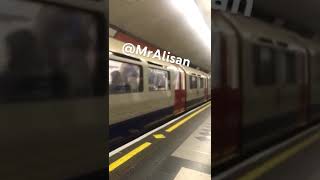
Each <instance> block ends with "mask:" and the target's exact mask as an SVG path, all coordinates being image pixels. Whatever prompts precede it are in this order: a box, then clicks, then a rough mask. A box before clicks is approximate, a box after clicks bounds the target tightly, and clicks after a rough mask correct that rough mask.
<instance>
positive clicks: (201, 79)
mask: <svg viewBox="0 0 320 180" xmlns="http://www.w3.org/2000/svg"><path fill="white" fill-rule="evenodd" d="M199 81H200V88H203V83H204V80H203V78H199Z"/></svg>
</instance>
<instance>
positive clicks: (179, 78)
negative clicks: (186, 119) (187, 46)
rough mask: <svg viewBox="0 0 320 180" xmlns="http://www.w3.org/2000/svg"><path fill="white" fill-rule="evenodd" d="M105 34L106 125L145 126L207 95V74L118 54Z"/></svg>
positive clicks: (115, 42)
mask: <svg viewBox="0 0 320 180" xmlns="http://www.w3.org/2000/svg"><path fill="white" fill-rule="evenodd" d="M123 45H124V43H123V42H121V41H119V40H117V39H114V38H111V37H109V126H110V128H111V131H112V129H113V127H119V126H121V125H125V124H127V123H133V124H142V125H143V126H148V125H150V124H153V123H155V122H156V121H161V120H163V119H167V118H169V117H172V116H174V115H178V114H180V113H183V112H185V111H187V110H189V109H191V108H193V107H195V106H197V105H199V104H201V103H203V102H205V101H207V100H209V99H210V96H211V89H210V87H211V80H210V78H211V77H210V75H209V74H207V73H204V72H202V71H199V70H197V69H193V68H190V67H186V66H181V65H176V64H171V63H168V62H165V61H159V60H155V59H152V58H147V57H143V56H137V55H135V56H127V55H125V54H123V53H122V46H123Z"/></svg>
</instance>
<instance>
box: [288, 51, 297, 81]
mask: <svg viewBox="0 0 320 180" xmlns="http://www.w3.org/2000/svg"><path fill="white" fill-rule="evenodd" d="M296 81H297V59H296V57H295V55H294V53H293V52H288V53H287V58H286V82H287V83H290V84H292V83H296Z"/></svg>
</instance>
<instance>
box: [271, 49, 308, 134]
mask: <svg viewBox="0 0 320 180" xmlns="http://www.w3.org/2000/svg"><path fill="white" fill-rule="evenodd" d="M305 62H306V61H305V59H304V55H303V54H302V53H300V52H299V53H297V52H294V51H292V50H289V51H283V50H280V51H278V63H279V64H278V65H279V67H280V68H278V74H279V75H280V76H279V83H280V84H279V85H278V95H277V102H278V107H277V108H278V110H279V111H280V112H279V113H282V114H283V115H282V116H283V117H282V122H283V123H282V124H283V126H284V127H283V128H287V127H290V128H294V127H295V125H297V124H298V125H303V124H304V123H305V122H306V121H305V113H306V104H307V101H306V99H307V96H306V93H307V90H306V88H307V87H306V84H307V83H306V76H305V67H306V66H305Z"/></svg>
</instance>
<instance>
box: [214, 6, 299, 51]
mask: <svg viewBox="0 0 320 180" xmlns="http://www.w3.org/2000/svg"><path fill="white" fill-rule="evenodd" d="M219 15H221V16H222V17H223V18H224V19H225V20H226V21H228V22H229V23H230V24H231V25H232V27H233V28H235V29H236V30H237V31H238V32H239V33H240V36H241V37H242V38H244V39H246V40H248V41H251V42H254V43H257V44H266V45H270V46H276V47H279V48H287V49H293V50H301V51H304V48H303V46H302V45H301V44H300V43H299V41H297V37H298V34H296V33H294V32H291V31H289V30H285V29H283V28H282V27H279V26H277V25H274V24H269V23H266V22H263V21H261V20H258V19H256V18H253V17H245V16H242V15H237V14H230V13H223V12H221V13H220V12H219V13H215V14H214V16H219Z"/></svg>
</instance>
